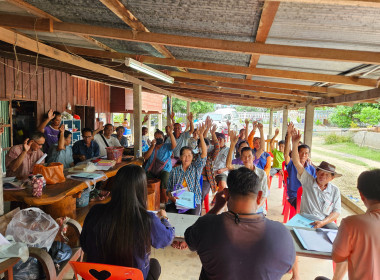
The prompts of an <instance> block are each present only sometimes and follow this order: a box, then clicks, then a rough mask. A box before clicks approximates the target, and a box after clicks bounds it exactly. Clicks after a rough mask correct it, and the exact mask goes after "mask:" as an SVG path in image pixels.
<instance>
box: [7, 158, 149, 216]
mask: <svg viewBox="0 0 380 280" xmlns="http://www.w3.org/2000/svg"><path fill="white" fill-rule="evenodd" d="M129 164H137V165H141V164H142V162H141V161H140V160H132V161H129V162H121V163H118V164H116V165H115V166H114V167H113V168H111V169H110V170H108V171H105V172H104V173H105V174H106V175H107V177H108V178H110V177H113V176H115V175H116V173H117V171H118V170H119V169H120V168H121V167H123V166H126V165H129ZM98 181H100V180H98ZM87 187H88V186H87V184H86V183H85V182H81V181H78V180H72V179H68V178H66V181H65V182H63V183H59V184H55V185H47V186H46V187H45V188H44V190H43V193H42V196H41V197H34V196H32V194H31V190H30V189H25V190H20V191H4V200H5V201H18V202H23V203H25V204H26V205H28V206H34V207H39V208H41V209H42V210H44V211H45V212H46V213H48V214H50V215H51V216H52V217H53V218H54V219H56V218H58V217H65V216H68V217H70V218H73V219H75V218H76V198H77V197H78V195H79V194H80V193H81V192H82V191H83V190H84V189H86V188H87Z"/></svg>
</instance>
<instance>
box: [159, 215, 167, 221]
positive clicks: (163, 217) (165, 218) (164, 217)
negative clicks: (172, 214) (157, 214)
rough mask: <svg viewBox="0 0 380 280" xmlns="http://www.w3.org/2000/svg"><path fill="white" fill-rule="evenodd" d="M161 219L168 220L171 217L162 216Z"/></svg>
mask: <svg viewBox="0 0 380 280" xmlns="http://www.w3.org/2000/svg"><path fill="white" fill-rule="evenodd" d="M160 220H161V221H162V220H167V221H169V218H168V217H166V216H161V218H160Z"/></svg>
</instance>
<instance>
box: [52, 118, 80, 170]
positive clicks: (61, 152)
mask: <svg viewBox="0 0 380 280" xmlns="http://www.w3.org/2000/svg"><path fill="white" fill-rule="evenodd" d="M59 131H60V133H59V136H58V144H53V145H52V146H50V149H49V159H48V163H51V162H60V163H62V164H63V168H70V167H72V166H74V159H73V150H72V148H71V147H70V144H71V134H72V133H71V132H70V131H67V130H65V127H64V126H63V125H61V126H60V127H59Z"/></svg>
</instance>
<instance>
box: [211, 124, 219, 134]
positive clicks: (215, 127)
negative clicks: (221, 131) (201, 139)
mask: <svg viewBox="0 0 380 280" xmlns="http://www.w3.org/2000/svg"><path fill="white" fill-rule="evenodd" d="M217 128H218V127H217V125H216V124H213V126H212V127H211V133H212V134H214V133H215V132H216V130H217Z"/></svg>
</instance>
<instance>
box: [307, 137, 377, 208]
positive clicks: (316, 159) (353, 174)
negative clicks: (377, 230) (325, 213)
mask: <svg viewBox="0 0 380 280" xmlns="http://www.w3.org/2000/svg"><path fill="white" fill-rule="evenodd" d="M334 155H337V156H339V157H347V158H351V159H357V160H360V161H362V162H364V163H366V164H367V165H368V166H369V167H370V168H380V162H377V161H373V160H369V159H365V158H362V157H357V156H353V155H349V154H344V153H341V152H336V151H333V150H330V149H329V146H328V145H324V140H323V138H322V137H313V147H312V153H311V159H312V161H313V163H314V164H319V163H320V162H321V161H322V160H325V161H328V162H329V163H331V164H334V165H335V166H336V168H337V171H338V172H339V173H341V174H342V175H343V176H342V177H340V178H336V179H334V181H333V183H334V184H335V185H336V186H337V187H339V189H340V191H341V192H342V194H344V195H345V196H347V197H348V198H349V199H351V200H352V201H353V202H355V203H356V204H357V205H358V206H360V208H362V209H363V210H366V208H365V206H364V204H363V202H362V201H361V199H360V196H359V192H358V190H357V188H356V183H357V179H358V177H359V175H360V173H362V172H363V171H366V170H368V169H369V168H368V167H366V166H363V165H359V164H354V163H351V162H347V161H344V160H343V159H341V158H339V159H338V158H336V157H334ZM351 197H352V198H351Z"/></svg>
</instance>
